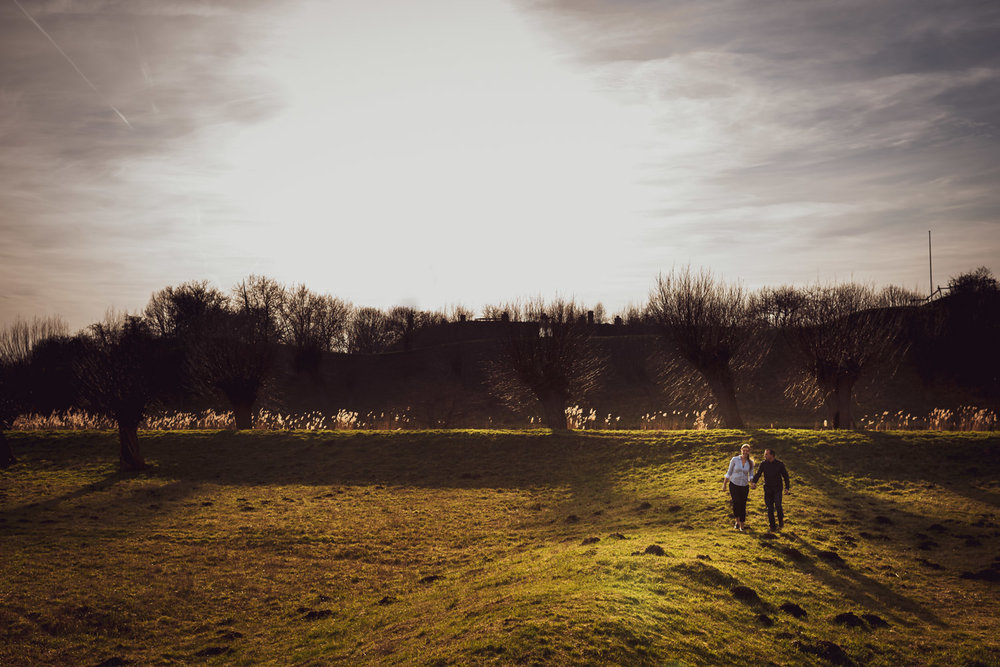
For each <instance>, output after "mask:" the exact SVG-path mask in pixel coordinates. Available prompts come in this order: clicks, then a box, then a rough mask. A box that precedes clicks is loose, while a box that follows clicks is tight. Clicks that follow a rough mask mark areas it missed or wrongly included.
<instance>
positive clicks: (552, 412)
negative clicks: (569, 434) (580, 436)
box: [542, 396, 568, 431]
mask: <svg viewBox="0 0 1000 667" xmlns="http://www.w3.org/2000/svg"><path fill="white" fill-rule="evenodd" d="M542 417H543V418H544V419H545V425H546V426H548V427H549V428H550V429H552V430H553V431H565V430H567V429H568V427H567V426H566V401H565V400H564V399H562V398H560V397H558V396H548V397H545V398H542Z"/></svg>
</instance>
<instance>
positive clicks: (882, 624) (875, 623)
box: [861, 614, 889, 628]
mask: <svg viewBox="0 0 1000 667" xmlns="http://www.w3.org/2000/svg"><path fill="white" fill-rule="evenodd" d="M861 618H863V619H865V621H866V622H867V623H868V625H870V626H871V627H873V628H887V627H889V622H888V621H886V620H885V619H884V618H882V617H881V616H878V615H877V614H861Z"/></svg>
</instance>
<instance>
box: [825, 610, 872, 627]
mask: <svg viewBox="0 0 1000 667" xmlns="http://www.w3.org/2000/svg"><path fill="white" fill-rule="evenodd" d="M833 622H834V623H836V624H837V625H843V626H845V627H848V628H863V627H865V622H864V621H863V620H861V617H860V616H858V615H857V614H855V613H854V612H852V611H846V612H844V613H843V614H837V615H836V616H834V617H833Z"/></svg>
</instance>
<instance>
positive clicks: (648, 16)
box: [526, 0, 1000, 287]
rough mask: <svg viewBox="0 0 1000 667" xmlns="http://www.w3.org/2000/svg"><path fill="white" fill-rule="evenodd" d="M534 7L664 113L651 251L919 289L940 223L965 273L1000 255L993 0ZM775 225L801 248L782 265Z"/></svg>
mask: <svg viewBox="0 0 1000 667" xmlns="http://www.w3.org/2000/svg"><path fill="white" fill-rule="evenodd" d="M526 6H528V7H530V8H531V10H532V11H534V12H535V14H536V16H539V17H540V18H541V20H542V21H543V22H544V25H546V26H547V28H548V29H549V30H551V31H552V32H553V33H555V34H557V35H559V36H560V37H561V39H563V40H564V43H565V44H567V45H568V48H569V49H570V50H571V52H572V53H574V54H575V56H576V57H577V58H578V60H579V61H581V62H582V63H584V64H585V65H586V66H587V67H589V68H591V69H592V70H593V71H594V72H595V76H598V77H599V78H600V79H601V80H602V81H603V82H604V86H605V89H606V90H607V91H609V93H611V94H614V95H616V96H618V97H619V98H620V99H622V100H624V101H626V102H628V103H631V104H643V105H648V106H650V107H652V108H654V109H655V110H656V113H657V116H658V126H659V129H660V137H661V140H660V142H659V144H658V145H657V147H656V149H655V150H654V151H653V157H652V158H651V166H650V169H649V170H648V173H649V178H650V179H651V180H653V181H656V182H659V183H661V184H662V185H663V188H664V189H663V192H664V206H663V207H662V208H660V209H659V210H654V211H651V212H650V214H651V216H652V217H653V219H654V220H656V221H658V224H654V231H653V232H652V233H651V235H650V236H649V237H648V239H649V240H652V241H653V243H654V245H655V248H654V249H653V250H651V254H652V253H656V252H659V253H660V254H661V255H666V256H671V255H672V256H673V257H675V258H679V259H680V260H681V261H687V260H693V261H695V262H705V263H715V264H718V265H720V268H723V267H727V266H728V267H731V269H735V271H736V272H739V273H742V274H743V275H744V276H745V277H748V278H750V279H751V280H755V281H757V282H775V281H784V280H796V279H798V280H803V279H816V278H817V277H821V278H830V277H832V276H833V275H834V274H837V277H840V278H844V277H847V275H846V274H854V273H856V274H858V275H859V276H864V277H870V278H874V279H877V280H883V281H895V282H905V283H907V284H909V285H913V284H914V283H916V282H918V278H919V276H920V275H921V274H920V273H919V268H920V262H919V259H918V258H919V249H920V247H921V241H920V239H921V238H923V237H924V235H925V234H926V230H927V229H930V228H934V229H936V230H938V232H939V234H940V238H941V240H942V242H943V244H944V247H947V248H951V249H952V252H951V255H952V259H953V260H954V261H955V262H956V263H954V264H952V265H950V266H948V270H950V271H952V272H957V271H960V270H964V269H967V268H970V265H971V266H974V265H976V264H981V263H989V262H990V261H993V262H995V259H996V257H1000V218H998V216H997V213H998V209H1000V197H998V195H997V191H996V187H995V183H996V182H997V180H998V178H997V177H998V176H1000V150H998V149H1000V146H998V139H1000V132H998V131H1000V127H998V123H1000V120H998V119H1000V6H997V5H996V4H995V3H984V2H974V1H971V0H970V1H967V2H949V3H930V2H910V1H908V0H890V1H887V2H878V3H873V2H867V1H862V0H852V1H848V2H837V3H828V2H798V1H795V2H792V1H788V0H765V1H763V2H753V3H749V2H748V3H733V2H723V1H721V0H720V1H716V0H690V1H686V2H685V1H681V2H670V3H655V2H644V1H619V0H615V1H613V2H612V1H611V0H589V1H585V2H575V1H573V2H571V1H569V0H567V1H565V2H563V1H560V0H554V1H544V0H543V1H541V2H532V3H529V4H527V5H526ZM768 230H770V232H771V233H767V232H768ZM776 235H780V236H781V237H784V238H785V243H786V244H787V243H788V242H789V241H790V240H791V241H794V242H793V243H792V245H793V247H796V248H797V249H798V254H797V255H796V256H789V257H783V258H782V259H781V260H780V263H776V262H775V260H776V257H775V255H774V253H773V252H771V251H772V250H774V249H776V248H777V247H779V245H778V244H776V243H775V236H776ZM911 243H912V245H913V248H914V252H913V253H910V252H908V251H906V250H904V248H905V246H907V245H908V244H911ZM736 249H739V250H742V251H743V252H742V253H740V252H734V250H736ZM751 249H755V250H753V251H750V250H751ZM958 249H961V250H958ZM747 251H750V252H747ZM684 255H686V256H684ZM678 256H680V257H678ZM795 264H800V265H801V266H802V270H800V271H799V272H798V273H796V272H795V271H794V268H793V269H792V270H790V267H794V266H795ZM995 268H998V269H1000V267H995ZM782 274H784V275H782ZM924 287H926V284H925V285H924Z"/></svg>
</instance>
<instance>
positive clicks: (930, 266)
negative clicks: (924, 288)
mask: <svg viewBox="0 0 1000 667" xmlns="http://www.w3.org/2000/svg"><path fill="white" fill-rule="evenodd" d="M927 270H928V271H930V279H931V297H932V296H934V260H933V258H932V255H931V230H929V229H928V230H927ZM927 298H930V297H927Z"/></svg>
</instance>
